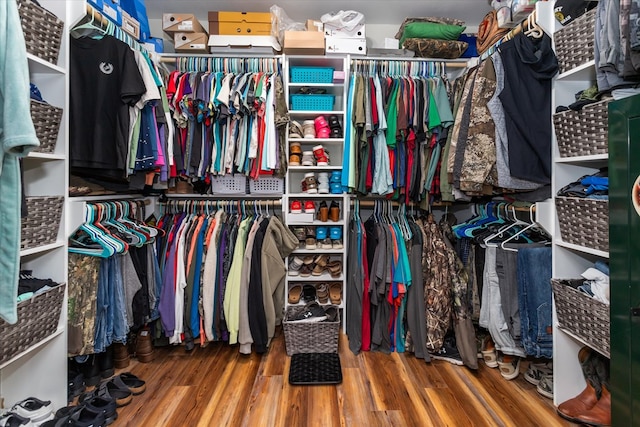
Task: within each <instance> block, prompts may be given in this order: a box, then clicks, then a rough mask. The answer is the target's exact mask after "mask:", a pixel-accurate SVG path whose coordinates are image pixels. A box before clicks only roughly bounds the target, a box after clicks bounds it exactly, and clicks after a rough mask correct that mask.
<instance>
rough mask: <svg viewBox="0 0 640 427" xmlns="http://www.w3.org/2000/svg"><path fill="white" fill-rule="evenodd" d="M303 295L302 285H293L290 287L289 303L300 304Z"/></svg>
mask: <svg viewBox="0 0 640 427" xmlns="http://www.w3.org/2000/svg"><path fill="white" fill-rule="evenodd" d="M300 297H302V285H293V286H292V287H291V288H289V304H298V303H299V302H300Z"/></svg>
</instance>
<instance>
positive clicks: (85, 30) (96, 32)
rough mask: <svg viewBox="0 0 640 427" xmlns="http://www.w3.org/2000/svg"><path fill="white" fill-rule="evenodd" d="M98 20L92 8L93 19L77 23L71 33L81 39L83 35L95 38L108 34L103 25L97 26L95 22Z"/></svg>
mask: <svg viewBox="0 0 640 427" xmlns="http://www.w3.org/2000/svg"><path fill="white" fill-rule="evenodd" d="M95 21H96V12H95V10H94V9H93V8H91V19H90V20H89V21H88V22H85V23H83V24H79V25H76V26H75V27H73V28H72V29H71V31H70V32H69V34H71V36H72V37H74V38H76V39H79V38H82V37H91V38H94V39H101V38H102V37H104V36H105V35H107V34H108V33H107V31H106V29H105V28H102V26H96V25H95V24H94V23H95Z"/></svg>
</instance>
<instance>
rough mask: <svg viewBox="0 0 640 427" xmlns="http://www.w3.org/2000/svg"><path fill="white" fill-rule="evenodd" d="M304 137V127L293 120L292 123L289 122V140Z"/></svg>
mask: <svg viewBox="0 0 640 427" xmlns="http://www.w3.org/2000/svg"><path fill="white" fill-rule="evenodd" d="M302 137H304V133H303V131H302V125H301V124H300V123H299V122H297V121H295V120H291V122H289V138H296V139H297V138H302Z"/></svg>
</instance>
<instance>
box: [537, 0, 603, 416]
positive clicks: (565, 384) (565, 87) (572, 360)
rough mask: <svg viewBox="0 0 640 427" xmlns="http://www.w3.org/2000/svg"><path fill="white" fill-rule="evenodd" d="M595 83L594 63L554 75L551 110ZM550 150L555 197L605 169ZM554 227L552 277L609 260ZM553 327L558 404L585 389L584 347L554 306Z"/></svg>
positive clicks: (595, 160)
mask: <svg viewBox="0 0 640 427" xmlns="http://www.w3.org/2000/svg"><path fill="white" fill-rule="evenodd" d="M542 3H544V2H541V3H537V5H541V4H542ZM549 3H552V2H549ZM546 9H549V8H545V11H544V15H543V17H542V18H541V19H545V20H546V21H547V22H548V25H549V26H548V27H546V28H551V29H553V30H554V31H557V30H558V29H559V28H560V25H559V24H557V23H556V22H555V20H554V19H553V10H552V9H551V10H546ZM538 16H539V17H540V16H541V15H538ZM595 82H596V70H595V63H594V61H593V60H592V61H589V62H587V63H584V64H581V65H578V66H576V67H574V68H573V69H571V70H569V71H565V72H563V73H562V74H559V75H558V76H556V78H555V82H554V87H553V109H554V111H555V108H556V107H557V106H560V105H564V106H567V105H569V104H571V103H573V102H575V94H576V93H577V92H579V91H581V90H584V89H587V88H588V87H590V86H592V85H594V84H595ZM554 140H555V137H554ZM553 150H554V151H553V174H552V175H553V177H552V194H553V195H554V197H555V194H556V193H557V191H558V190H559V189H561V188H562V187H564V186H565V185H567V184H569V183H571V182H573V181H576V180H577V179H578V178H580V177H581V176H583V175H587V174H592V173H595V172H597V171H598V170H599V169H600V168H601V167H605V166H607V162H608V155H607V154H594V155H581V156H576V157H560V152H559V149H558V144H557V143H555V144H554V148H553ZM553 225H554V233H553V234H554V236H555V238H554V240H553V277H554V278H559V279H569V278H574V279H575V278H578V277H580V275H581V273H583V272H584V271H585V270H586V269H587V268H589V267H593V263H594V262H595V261H597V260H604V261H606V260H608V258H609V253H608V252H607V251H603V250H599V249H595V248H590V247H585V246H580V245H577V244H574V243H570V242H566V241H563V240H562V236H561V234H560V228H559V221H558V218H557V214H556V215H555V219H554V224H553ZM553 325H554V330H553V363H554V369H553V370H554V404H555V405H559V404H560V403H562V402H564V401H566V400H568V399H571V398H572V397H574V396H576V395H577V394H579V393H580V392H581V391H582V390H583V389H584V388H585V386H586V383H585V380H584V376H583V374H582V370H581V368H580V364H579V362H578V357H577V355H578V351H579V350H580V348H582V347H583V346H584V345H586V344H585V342H583V340H582V339H581V338H580V337H578V336H576V335H575V334H573V333H570V332H567V331H564V330H561V329H559V328H558V321H557V317H556V309H555V305H554V311H553Z"/></svg>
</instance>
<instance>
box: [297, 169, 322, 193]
mask: <svg viewBox="0 0 640 427" xmlns="http://www.w3.org/2000/svg"><path fill="white" fill-rule="evenodd" d="M300 188H301V189H302V192H303V193H308V194H316V193H318V182H317V181H316V175H315V174H314V173H313V172H308V173H306V174H304V178H303V179H302V181H301V182H300Z"/></svg>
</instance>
